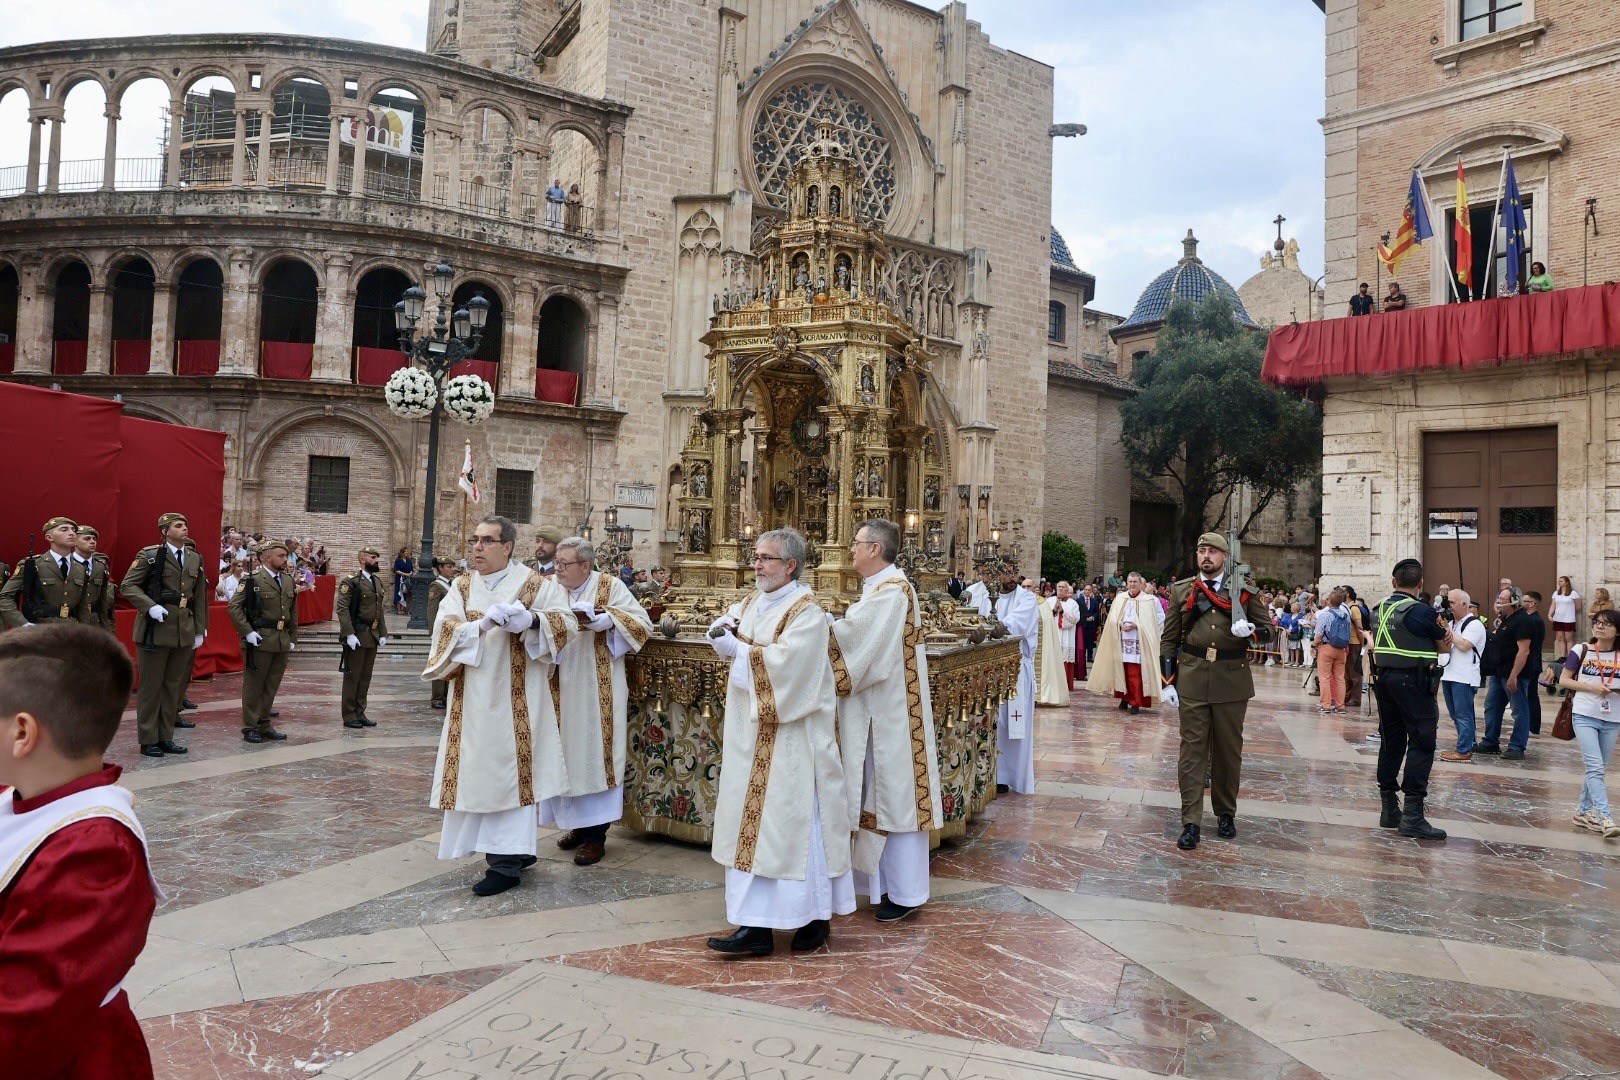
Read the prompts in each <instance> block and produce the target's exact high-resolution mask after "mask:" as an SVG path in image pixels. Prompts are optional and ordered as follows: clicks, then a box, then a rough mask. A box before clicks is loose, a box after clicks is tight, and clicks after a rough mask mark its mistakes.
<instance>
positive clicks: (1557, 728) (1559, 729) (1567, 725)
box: [1551, 645, 1601, 742]
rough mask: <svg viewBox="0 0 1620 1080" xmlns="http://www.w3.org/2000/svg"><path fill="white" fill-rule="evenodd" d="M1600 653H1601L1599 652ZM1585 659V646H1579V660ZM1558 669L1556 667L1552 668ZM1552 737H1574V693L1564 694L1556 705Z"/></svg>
mask: <svg viewBox="0 0 1620 1080" xmlns="http://www.w3.org/2000/svg"><path fill="white" fill-rule="evenodd" d="M1599 655H1601V654H1599ZM1585 659H1586V646H1585V645H1582V646H1581V660H1582V661H1584V660H1585ZM1554 670H1558V669H1556V668H1555V669H1554ZM1551 734H1552V737H1553V738H1555V739H1562V740H1564V741H1565V742H1569V741H1570V740H1571V739H1573V738H1575V695H1574V694H1565V695H1564V700H1563V702H1562V703H1560V704H1559V706H1558V718H1557V719H1556V720H1554V721H1553V726H1552V733H1551Z"/></svg>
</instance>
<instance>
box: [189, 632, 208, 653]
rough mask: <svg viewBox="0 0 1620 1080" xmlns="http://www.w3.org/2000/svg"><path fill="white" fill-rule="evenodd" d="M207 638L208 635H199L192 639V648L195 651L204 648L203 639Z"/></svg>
mask: <svg viewBox="0 0 1620 1080" xmlns="http://www.w3.org/2000/svg"><path fill="white" fill-rule="evenodd" d="M207 636H208V635H207V634H198V635H197V636H196V637H194V638H192V639H191V647H192V648H193V649H200V648H202V643H203V638H205V637H207Z"/></svg>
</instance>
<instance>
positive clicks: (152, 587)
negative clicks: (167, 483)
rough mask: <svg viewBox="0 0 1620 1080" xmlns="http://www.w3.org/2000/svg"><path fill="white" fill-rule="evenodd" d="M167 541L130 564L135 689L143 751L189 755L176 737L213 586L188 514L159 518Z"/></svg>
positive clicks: (127, 585)
mask: <svg viewBox="0 0 1620 1080" xmlns="http://www.w3.org/2000/svg"><path fill="white" fill-rule="evenodd" d="M158 532H159V533H160V534H161V535H162V537H163V540H162V542H161V543H157V544H153V545H152V546H150V547H144V548H142V549H141V550H140V552H139V553H138V554H137V555H136V556H135V561H134V562H132V563H130V565H129V570H128V571H126V572H125V574H124V581H123V584H122V585H121V589H122V591H123V594H124V599H125V600H127V601H129V603H130V605H131V606H132V607H133V608H134V609H135V611H136V612H137V614H136V616H135V640H136V641H137V642H138V643H139V644H140V648H138V649H137V650H136V651H135V659H136V663H137V664H138V666H139V667H140V673H141V681H140V685H139V686H138V687H136V691H135V720H136V724H137V726H138V728H139V731H140V740H141V754H142V755H143V756H145V757H162V756H163V755H164V754H184V753H185V752H186V748H185V747H184V746H180V745H178V744H177V743H176V742H175V741H174V728H175V723H176V722H177V721H178V720H179V719H180V704H181V702H183V701H184V700H185V695H186V683H187V682H189V681H190V680H191V660H192V657H193V656H194V655H195V654H196V652H197V650H198V649H199V648H201V647H202V643H203V638H205V637H207V636H208V598H209V597H210V596H212V595H213V590H212V589H211V588H210V587H209V585H208V577H207V575H206V574H204V573H203V562H202V556H200V555H198V554H197V552H196V549H194V548H190V547H187V546H186V540H187V538H188V537H189V536H190V535H191V529H190V526H188V525H187V523H186V516H185V515H184V514H164V515H163V516H162V517H160V518H158Z"/></svg>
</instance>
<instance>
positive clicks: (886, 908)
mask: <svg viewBox="0 0 1620 1080" xmlns="http://www.w3.org/2000/svg"><path fill="white" fill-rule="evenodd" d="M916 910H917V909H916V908H914V907H906V906H905V905H904V904H897V903H895V902H894V901H893V900H890V899H889V898H888V897H887V896H885V897H884V898H883V902H882V903H881V904H879V905H878V909H877V921H878V922H885V923H886V922H899V921H900V920H901V919H903V918H905V917H906V916H907V915H910V914H911V913H912V912H914V911H916Z"/></svg>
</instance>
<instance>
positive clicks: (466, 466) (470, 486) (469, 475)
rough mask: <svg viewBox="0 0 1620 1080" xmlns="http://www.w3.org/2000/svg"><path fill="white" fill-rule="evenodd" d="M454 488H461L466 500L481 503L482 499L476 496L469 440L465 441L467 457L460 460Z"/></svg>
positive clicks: (476, 487) (476, 483) (475, 482)
mask: <svg viewBox="0 0 1620 1080" xmlns="http://www.w3.org/2000/svg"><path fill="white" fill-rule="evenodd" d="M456 486H457V487H459V488H461V490H462V491H465V492H466V493H467V498H469V499H471V500H472V501H473V502H483V498H482V497H481V496H480V495H479V494H478V478H477V476H476V475H475V474H474V473H473V459H472V440H471V439H468V440H467V455H466V457H464V458H463V459H462V462H461V473H460V475H459V478H458V479H457V482H456Z"/></svg>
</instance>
